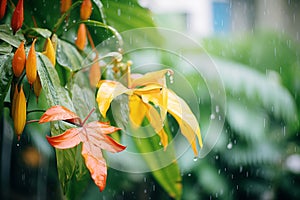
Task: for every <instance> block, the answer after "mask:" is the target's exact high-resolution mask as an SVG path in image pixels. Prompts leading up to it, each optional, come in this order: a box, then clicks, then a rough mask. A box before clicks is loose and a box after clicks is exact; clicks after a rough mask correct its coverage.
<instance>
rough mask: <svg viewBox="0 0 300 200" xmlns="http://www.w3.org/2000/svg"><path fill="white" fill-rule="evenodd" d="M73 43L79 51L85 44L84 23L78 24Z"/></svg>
mask: <svg viewBox="0 0 300 200" xmlns="http://www.w3.org/2000/svg"><path fill="white" fill-rule="evenodd" d="M75 44H76V46H77V48H78V49H80V50H81V51H82V50H83V49H84V47H85V45H86V27H85V24H80V25H79V28H78V32H77V38H76V40H75Z"/></svg>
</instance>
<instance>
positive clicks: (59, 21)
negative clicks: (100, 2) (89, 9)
mask: <svg viewBox="0 0 300 200" xmlns="http://www.w3.org/2000/svg"><path fill="white" fill-rule="evenodd" d="M81 3H82V1H77V2H75V3H73V4H72V6H71V7H70V8H69V10H67V11H66V12H65V13H64V14H63V15H62V16H61V17H60V18H59V19H58V21H57V22H56V24H55V25H54V27H53V30H52V35H53V34H55V33H56V31H57V29H59V27H60V26H61V24H62V23H63V22H64V20H65V19H66V18H67V17H68V16H69V14H70V12H71V11H72V10H73V9H74V8H76V7H77V6H79V5H81ZM52 35H51V36H52Z"/></svg>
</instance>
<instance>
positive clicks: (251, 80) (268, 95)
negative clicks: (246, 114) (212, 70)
mask: <svg viewBox="0 0 300 200" xmlns="http://www.w3.org/2000/svg"><path fill="white" fill-rule="evenodd" d="M214 62H215V63H216V65H217V66H218V69H219V71H220V75H221V77H222V79H223V82H224V84H225V88H226V90H227V92H228V93H229V94H231V96H233V97H234V96H240V95H244V96H245V97H246V98H245V99H247V101H249V102H254V103H255V104H256V105H261V106H263V107H264V108H265V109H266V110H267V111H269V112H270V113H273V114H274V116H275V117H276V118H277V119H283V120H285V121H286V122H288V123H291V124H293V123H297V122H298V116H297V112H296V104H295V101H294V99H293V97H292V96H291V94H290V93H289V91H288V90H287V89H286V88H285V87H284V86H283V85H282V84H281V83H280V82H279V81H278V80H276V79H274V78H272V77H268V76H266V75H264V74H262V73H260V72H258V71H256V70H253V69H251V68H249V67H247V66H246V65H243V64H239V63H235V62H230V61H226V60H222V59H217V58H214ZM274 73H275V72H274Z"/></svg>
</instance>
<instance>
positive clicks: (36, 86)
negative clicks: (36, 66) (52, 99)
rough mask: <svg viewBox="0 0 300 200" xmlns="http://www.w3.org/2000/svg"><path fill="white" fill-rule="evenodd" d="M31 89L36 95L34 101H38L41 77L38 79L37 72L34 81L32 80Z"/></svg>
mask: <svg viewBox="0 0 300 200" xmlns="http://www.w3.org/2000/svg"><path fill="white" fill-rule="evenodd" d="M33 91H34V94H35V96H36V101H38V98H39V96H40V94H41V91H42V84H41V79H40V76H39V74H37V77H36V79H35V81H34V82H33Z"/></svg>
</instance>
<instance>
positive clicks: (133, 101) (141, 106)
mask: <svg viewBox="0 0 300 200" xmlns="http://www.w3.org/2000/svg"><path fill="white" fill-rule="evenodd" d="M147 111H148V107H147V106H146V104H145V103H144V102H143V101H142V100H141V99H140V98H139V97H138V96H137V95H131V96H129V118H130V120H131V122H132V123H133V125H134V128H138V127H139V126H141V123H142V121H143V119H144V117H145V115H146V112H147Z"/></svg>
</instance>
